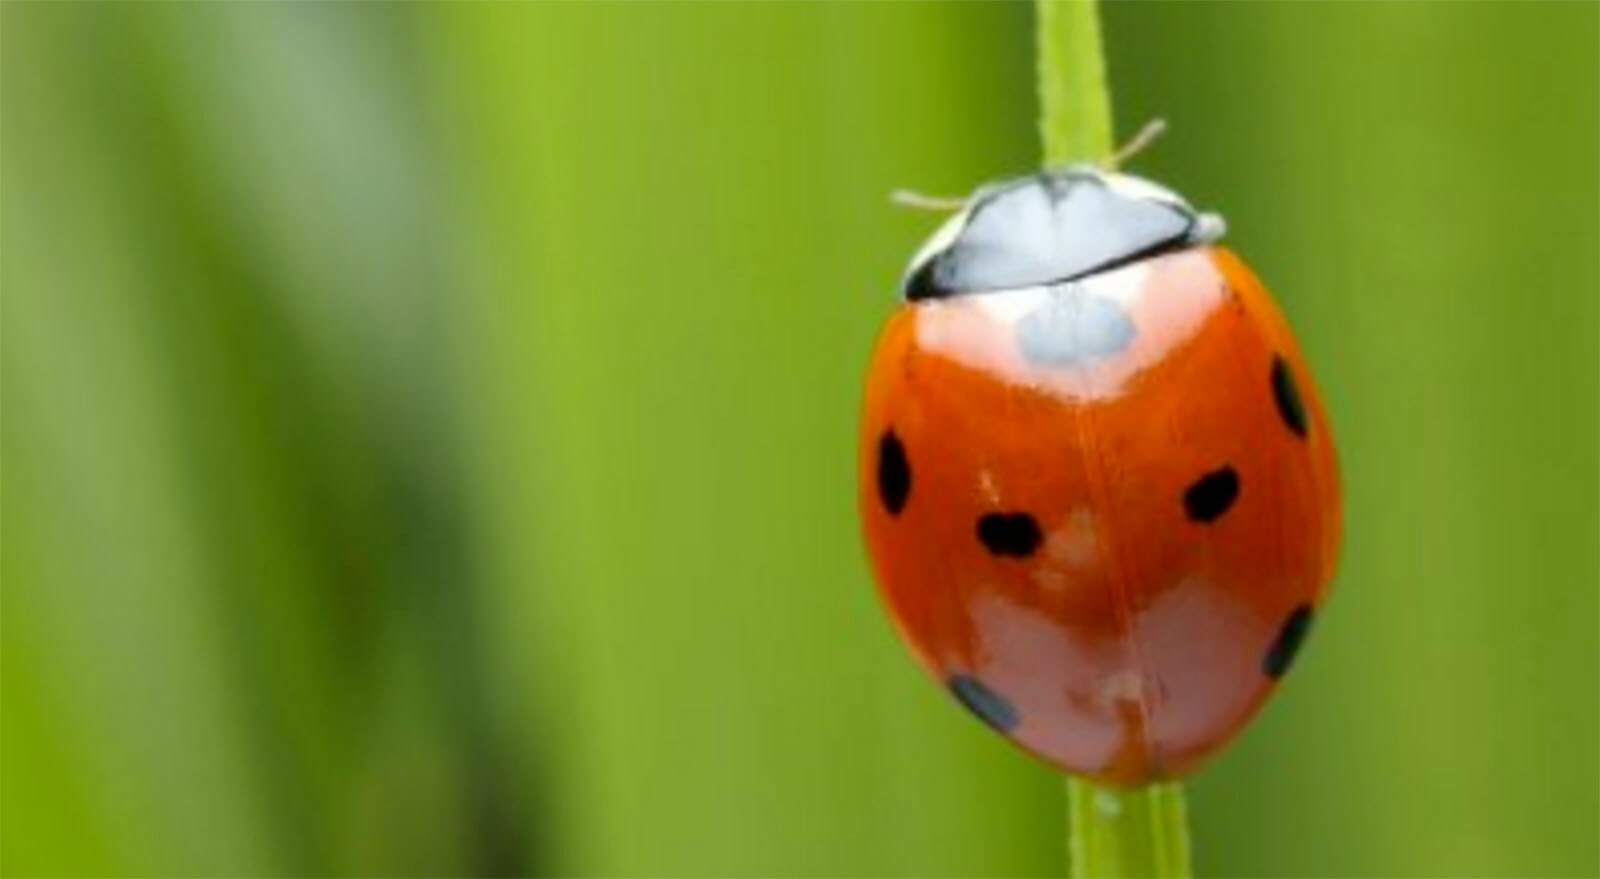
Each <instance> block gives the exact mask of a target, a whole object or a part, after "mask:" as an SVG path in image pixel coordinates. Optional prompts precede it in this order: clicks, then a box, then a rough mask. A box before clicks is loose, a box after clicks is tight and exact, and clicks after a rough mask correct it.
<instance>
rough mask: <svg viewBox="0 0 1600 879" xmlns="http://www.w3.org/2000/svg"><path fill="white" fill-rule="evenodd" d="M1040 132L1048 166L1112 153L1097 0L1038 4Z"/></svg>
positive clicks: (1049, 0)
mask: <svg viewBox="0 0 1600 879" xmlns="http://www.w3.org/2000/svg"><path fill="white" fill-rule="evenodd" d="M1034 9H1035V14H1036V20H1035V22H1034V29H1035V33H1036V34H1037V36H1038V49H1039V134H1040V136H1041V138H1042V139H1043V142H1044V164H1045V165H1047V166H1053V165H1064V164H1067V163H1069V162H1096V161H1099V160H1101V159H1103V158H1105V157H1106V156H1109V155H1111V144H1112V133H1111V94H1110V91H1109V90H1108V89H1107V88H1106V63H1105V57H1104V54H1103V53H1102V51H1101V48H1100V12H1099V8H1098V6H1097V5H1096V0H1036V2H1035V4H1034Z"/></svg>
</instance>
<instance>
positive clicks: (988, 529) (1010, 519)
mask: <svg viewBox="0 0 1600 879" xmlns="http://www.w3.org/2000/svg"><path fill="white" fill-rule="evenodd" d="M978 539H979V540H981V541H983V545H984V546H986V547H988V549H989V552H991V553H993V554H995V555H1000V556H1015V557H1017V558H1027V557H1028V556H1030V555H1033V551H1034V550H1036V549H1038V548H1039V541H1040V539H1041V535H1040V534H1039V523H1038V522H1035V521H1033V517H1032V516H1030V515H1028V514H1027V513H987V514H985V515H984V516H983V518H981V519H979V520H978Z"/></svg>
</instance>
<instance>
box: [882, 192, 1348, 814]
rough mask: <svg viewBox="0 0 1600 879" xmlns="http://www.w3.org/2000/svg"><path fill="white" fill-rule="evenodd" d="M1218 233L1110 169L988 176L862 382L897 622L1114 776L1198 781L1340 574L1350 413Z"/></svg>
mask: <svg viewBox="0 0 1600 879" xmlns="http://www.w3.org/2000/svg"><path fill="white" fill-rule="evenodd" d="M1008 202H1009V203H1008ZM1220 234H1221V224H1220V221H1219V220H1217V219H1215V218H1213V217H1210V216H1208V215H1199V214H1195V213H1194V212H1193V211H1192V210H1190V209H1189V208H1188V205H1187V204H1186V203H1184V202H1183V201H1182V200H1181V199H1179V198H1178V197H1177V196H1176V195H1173V194H1172V193H1170V192H1168V191H1166V190H1164V189H1162V188H1160V187H1158V186H1155V185H1154V184H1150V183H1148V182H1147V181H1142V180H1138V179H1137V178H1130V177H1127V176H1125V175H1120V174H1109V173H1106V172H1101V171H1098V170H1095V169H1092V168H1084V167H1079V168H1074V169H1069V170H1068V171H1064V172H1055V173H1053V174H1047V175H1037V176H1035V177H1031V178H1024V179H1023V180H1022V181H1018V182H1015V183H1012V184H1009V185H1006V186H1002V187H997V188H992V189H989V190H984V191H980V192H979V194H978V195H976V196H974V198H973V200H972V201H971V202H969V204H968V206H967V208H966V209H965V210H964V211H963V212H962V213H961V214H960V215H958V216H956V217H953V218H952V219H951V221H950V222H949V223H947V224H946V227H945V228H944V229H943V230H941V231H940V232H939V233H938V234H937V235H936V236H935V238H934V240H933V241H932V242H930V244H929V246H928V247H926V248H924V251H923V253H922V254H920V255H919V256H918V258H917V260H916V261H915V262H914V263H913V266H912V271H911V273H910V275H909V276H908V280H907V284H906V295H907V299H908V301H907V302H906V303H905V304H904V305H902V306H901V307H900V308H899V309H898V310H897V311H896V312H895V313H894V314H893V315H892V316H891V317H890V318H889V321H888V324H887V326H886V327H885V328H884V330H883V332H882V334H881V336H880V338H879V340H878V343H877V347H876V350H875V351H874V353H873V356H872V361H871V366H870V368H869V371H868V375H867V382H866V398H865V406H864V411H863V417H862V423H861V436H860V448H859V464H860V474H861V478H860V491H859V502H860V508H861V516H862V520H863V527H864V531H865V535H866V542H867V546H868V549H869V553H870V555H871V558H872V563H873V567H874V570H875V573H876V575H877V582H878V584H879V587H880V591H881V593H882V596H883V598H884V600H885V602H886V604H887V605H888V608H889V610H890V613H891V615H892V617H893V619H894V621H895V623H896V626H897V628H898V629H899V631H900V633H901V635H902V637H903V638H904V640H905V641H906V643H907V644H908V645H909V646H910V648H911V650H912V652H913V654H914V655H915V656H916V658H917V659H918V660H919V661H920V663H921V664H922V665H923V666H924V667H925V668H926V669H927V670H928V671H929V672H930V673H931V674H933V675H934V677H935V678H936V679H937V680H939V681H940V682H941V683H943V684H944V685H945V686H946V687H947V688H948V689H949V690H950V692H951V693H952V695H954V696H955V697H956V698H957V699H959V700H960V701H961V702H962V703H963V704H965V705H966V706H967V707H968V708H969V709H971V710H972V711H973V713H975V714H977V715H978V716H979V717H980V718H982V719H984V720H985V721H987V722H988V723H989V724H990V725H991V726H993V727H994V728H996V729H997V730H999V731H1000V732H1002V733H1003V734H1005V735H1006V736H1007V737H1009V738H1010V739H1011V740H1012V741H1014V742H1015V743H1017V744H1018V745H1020V746H1021V747H1023V748H1025V749H1026V750H1028V751H1030V752H1032V753H1033V754H1035V755H1037V756H1039V757H1041V758H1043V759H1045V760H1046V761H1048V762H1049V763H1051V764H1053V765H1055V766H1057V767H1059V768H1061V769H1064V770H1067V771H1070V772H1074V773H1079V774H1082V775H1084V776H1088V777H1090V778H1092V779H1094V780H1096V781H1099V782H1101V783H1107V784H1115V785H1135V784H1143V783H1146V782H1149V781H1152V780H1156V779H1162V778H1172V777H1176V776H1180V775H1183V774H1185V773H1187V772H1189V771H1190V770H1192V769H1193V768H1195V767H1196V766H1197V765H1198V764H1199V763H1200V762H1201V761H1202V760H1203V759H1204V758H1206V757H1207V756H1208V755H1210V754H1213V753H1215V752H1216V751H1217V750H1218V749H1219V748H1220V747H1221V746H1222V745H1224V744H1225V743H1226V742H1227V741H1228V740H1229V739H1230V738H1231V737H1232V736H1233V735H1235V734H1236V733H1237V732H1238V731H1239V730H1240V729H1241V728H1242V727H1243V725H1244V724H1245V722H1246V721H1247V720H1248V719H1249V718H1250V717H1251V715H1252V714H1253V713H1254V712H1255V711H1256V709H1257V708H1258V707H1259V706H1260V705H1261V703H1262V702H1263V701H1264V700H1265V698H1266V697H1267V695H1269V693H1270V692H1271V690H1272V688H1273V686H1274V684H1275V683H1276V681H1277V680H1278V679H1279V678H1280V677H1281V675H1282V674H1283V673H1284V672H1285V671H1286V670H1287V668H1288V666H1289V664H1290V662H1291V660H1292V659H1293V658H1294V654H1295V651H1296V650H1297V649H1298V647H1299V645H1300V642H1301V639H1302V638H1303V637H1304V636H1305V634H1306V631H1307V629H1308V627H1309V625H1310V622H1311V619H1312V617H1313V615H1314V613H1315V612H1316V610H1317V609H1318V608H1320V607H1321V605H1322V602H1323V599H1324V598H1325V597H1326V592H1327V588H1328V584H1329V579H1330V576H1331V574H1332V571H1333V567H1334V562H1335V556H1336V552H1337V547H1338V542H1339V534H1340V502H1339V488H1338V473H1337V467H1336V462H1335V456H1334V448H1333V439H1332V436H1331V435H1330V433H1329V429H1328V423H1327V418H1326V416H1325V414H1324V412H1323V408H1322V405H1321V402H1320V401H1319V399H1318V397H1317V394H1316V392H1315V388H1314V385H1313V384H1312V381H1311V376H1310V373H1309V371H1308V370H1307V368H1306V364H1305V362H1304V360H1303V358H1302V357H1301V354H1300V351H1299V347H1298V346H1297V345H1296V344H1295V341H1294V338H1293V337H1292V335H1291V334H1290V332H1289V328H1288V326H1287V324H1286V322H1285V320H1284V318H1283V316H1282V315H1281V313H1280V312H1279V311H1278V309H1277V307H1276V306H1275V305H1274V303H1273V302H1272V300H1271V298H1270V297H1269V295H1268V294H1267V292H1266V290H1265V289H1264V288H1263V286H1262V285H1261V283H1260V282H1259V281H1258V280H1257V279H1256V277H1255V276H1254V275H1253V274H1252V273H1251V272H1250V270H1249V269H1248V268H1247V267H1246V266H1245V265H1244V264H1243V263H1242V262H1241V261H1240V260H1239V259H1238V258H1237V257H1236V256H1234V255H1233V254H1232V253H1231V252H1229V251H1227V250H1225V249H1222V248H1220V247H1217V246H1215V245H1214V244H1213V243H1212V242H1213V241H1214V240H1215V238H1216V237H1217V236H1218V235H1220Z"/></svg>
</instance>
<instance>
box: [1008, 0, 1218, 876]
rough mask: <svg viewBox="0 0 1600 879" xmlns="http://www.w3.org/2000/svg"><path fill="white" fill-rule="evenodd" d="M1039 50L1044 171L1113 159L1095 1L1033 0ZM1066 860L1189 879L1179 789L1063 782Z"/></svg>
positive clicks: (1085, 870)
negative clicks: (1067, 813) (1128, 788)
mask: <svg viewBox="0 0 1600 879" xmlns="http://www.w3.org/2000/svg"><path fill="white" fill-rule="evenodd" d="M1035 10H1036V13H1037V20H1036V22H1035V27H1036V30H1037V35H1038V50H1039V135H1040V138H1041V140H1042V141H1043V145H1044V164H1045V165H1046V166H1058V165H1065V164H1069V163H1071V162H1084V161H1088V162H1097V161H1100V160H1102V159H1104V158H1106V157H1107V156H1109V155H1111V150H1112V126H1111V94H1110V90H1109V89H1108V88H1107V87H1106V65H1105V57H1104V53H1103V51H1102V49H1101V46H1100V13H1099V9H1098V7H1097V6H1096V3H1095V0H1035ZM1067 804H1068V809H1069V810H1070V817H1069V820H1068V840H1067V841H1068V845H1067V848H1068V853H1069V859H1070V861H1071V872H1072V875H1073V876H1077V877H1082V879H1089V877H1109V876H1121V877H1134V876H1148V877H1176V879H1182V877H1187V876H1189V875H1190V872H1189V825H1188V818H1187V816H1186V814H1185V810H1184V803H1183V788H1182V787H1181V786H1180V785H1178V784H1176V783H1173V784H1154V785H1150V786H1149V787H1145V788H1141V789H1139V790H1133V791H1123V790H1114V789H1111V788H1101V787H1096V786H1095V785H1093V784H1091V783H1089V782H1087V781H1084V780H1082V779H1078V778H1068V779H1067Z"/></svg>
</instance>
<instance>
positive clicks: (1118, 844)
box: [1067, 778, 1190, 879]
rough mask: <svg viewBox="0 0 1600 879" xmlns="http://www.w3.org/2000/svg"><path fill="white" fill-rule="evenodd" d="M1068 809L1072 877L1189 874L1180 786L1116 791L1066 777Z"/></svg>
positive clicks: (1181, 878) (1177, 878) (1180, 877)
mask: <svg viewBox="0 0 1600 879" xmlns="http://www.w3.org/2000/svg"><path fill="white" fill-rule="evenodd" d="M1067 809H1068V815H1069V818H1068V830H1067V848H1068V860H1069V861H1070V862H1071V872H1072V875H1073V876H1076V877H1081V879H1090V877H1093V879H1102V877H1113V876H1115V877H1124V879H1133V877H1152V879H1156V877H1159V879H1185V877H1188V876H1189V875H1190V872H1189V824H1188V817H1187V814H1186V811H1185V807H1184V803H1183V786H1182V785H1179V784H1176V783H1171V784H1152V785H1149V786H1147V787H1142V788H1138V789H1136V790H1116V789H1113V788H1104V787H1097V786H1095V785H1093V784H1091V783H1089V782H1087V781H1084V780H1083V779H1080V778H1068V779H1067Z"/></svg>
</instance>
